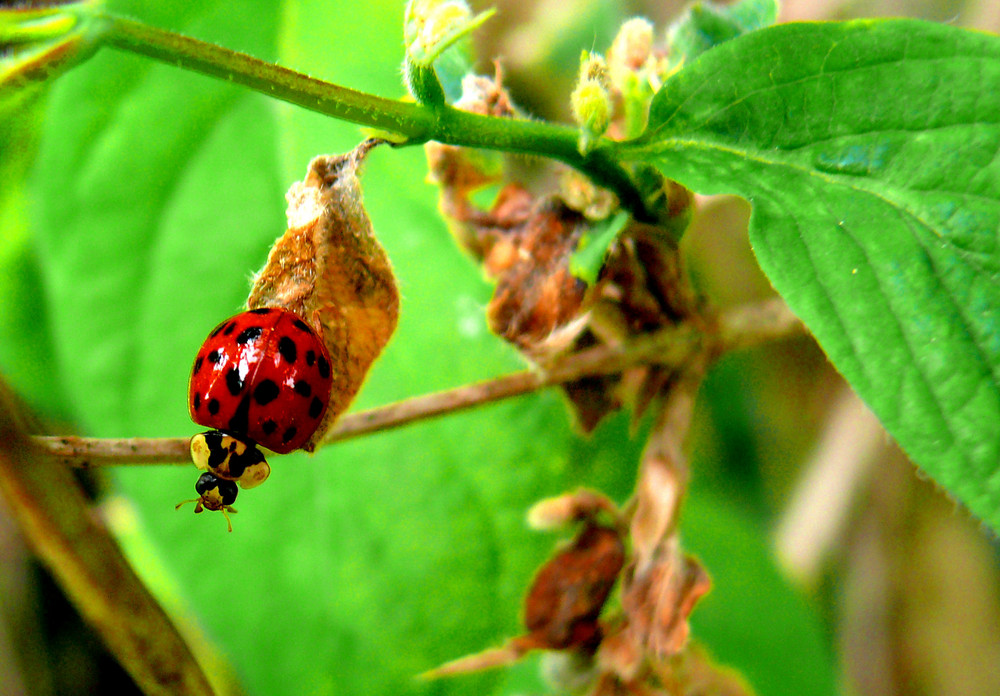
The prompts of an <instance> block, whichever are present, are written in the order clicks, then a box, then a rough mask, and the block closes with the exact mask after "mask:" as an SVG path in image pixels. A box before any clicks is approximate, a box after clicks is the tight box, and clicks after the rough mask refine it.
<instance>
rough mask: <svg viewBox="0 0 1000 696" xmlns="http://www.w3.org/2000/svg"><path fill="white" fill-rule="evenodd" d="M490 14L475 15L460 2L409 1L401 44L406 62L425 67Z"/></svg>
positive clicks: (441, 0) (490, 12)
mask: <svg viewBox="0 0 1000 696" xmlns="http://www.w3.org/2000/svg"><path fill="white" fill-rule="evenodd" d="M492 15H493V11H492V10H488V11H486V12H481V13H479V14H478V15H476V16H473V15H472V10H471V9H469V6H468V4H466V3H465V1H464V0H410V2H409V3H408V4H407V5H406V14H405V16H404V20H403V41H404V43H405V44H406V56H407V60H408V61H410V62H413V63H415V64H416V65H419V66H423V67H429V66H430V65H431V64H432V63H433V62H434V60H435V59H436V58H437V57H438V56H439V55H441V53H443V52H444V51H445V50H446V49H447V48H449V47H450V46H451V45H452V44H454V43H455V42H456V41H458V40H459V39H461V38H462V37H463V36H465V35H466V34H468V33H469V32H471V31H472V30H474V29H476V28H477V27H479V25H481V24H482V23H483V22H485V21H486V20H487V19H489V18H490V17H491V16H492Z"/></svg>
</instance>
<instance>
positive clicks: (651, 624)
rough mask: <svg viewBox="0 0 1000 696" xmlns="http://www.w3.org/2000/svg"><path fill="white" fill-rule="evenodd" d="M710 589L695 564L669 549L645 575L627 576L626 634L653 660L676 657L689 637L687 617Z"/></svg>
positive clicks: (624, 605) (698, 566) (693, 560)
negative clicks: (654, 658)
mask: <svg viewBox="0 0 1000 696" xmlns="http://www.w3.org/2000/svg"><path fill="white" fill-rule="evenodd" d="M711 586H712V585H711V581H710V580H709V577H708V574H707V573H706V572H705V569H704V568H702V567H701V564H699V563H698V561H696V560H695V559H694V558H692V557H691V556H688V555H686V554H684V553H681V552H680V549H679V548H676V547H675V548H672V549H670V551H669V552H668V553H665V554H664V556H663V558H662V559H661V560H660V562H658V563H655V564H653V565H651V566H650V567H649V568H648V569H647V570H646V571H645V572H643V573H641V574H633V573H628V574H627V575H626V578H625V584H624V589H623V591H622V609H623V610H624V612H625V616H626V617H627V618H628V626H627V628H626V631H627V633H628V634H630V636H631V637H632V639H633V640H634V642H635V643H636V644H637V645H639V646H641V647H643V648H644V651H645V652H646V653H647V654H649V655H651V656H653V657H656V658H661V659H662V658H666V657H669V656H671V655H675V654H677V653H678V652H680V650H681V649H682V648H683V647H684V645H685V643H686V641H687V638H688V635H689V634H690V630H691V629H690V626H689V625H688V617H689V616H690V615H691V612H692V611H693V610H694V606H695V604H697V602H698V600H699V599H701V598H702V597H704V596H705V594H707V593H708V591H709V589H710V588H711Z"/></svg>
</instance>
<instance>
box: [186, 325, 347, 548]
mask: <svg viewBox="0 0 1000 696" xmlns="http://www.w3.org/2000/svg"><path fill="white" fill-rule="evenodd" d="M332 384H333V376H332V374H331V367H330V356H329V354H328V353H327V350H326V347H325V346H324V345H323V341H322V340H321V339H320V337H319V336H318V335H317V334H316V332H315V331H314V330H313V329H312V327H310V326H309V325H308V324H307V323H306V322H305V321H303V320H302V318H301V317H299V316H298V315H296V314H294V313H292V312H289V311H287V310H284V309H278V308H275V307H265V308H261V309H252V310H250V311H247V312H243V313H241V314H237V315H236V316H234V317H231V318H229V319H227V320H226V321H224V322H222V323H221V324H219V325H218V326H217V327H216V328H215V329H214V330H213V331H212V332H211V333H210V334H209V335H208V338H206V339H205V342H204V343H203V344H202V347H201V349H200V350H199V351H198V355H197V357H196V358H195V361H194V367H193V368H192V370H191V380H190V382H189V385H188V408H189V409H190V412H191V418H192V420H194V422H195V423H198V424H199V425H203V426H205V427H208V428H213V430H211V431H209V432H206V433H200V434H198V435H195V436H194V437H193V438H191V457H192V459H193V460H194V463H195V464H196V465H197V466H198V468H199V469H202V470H203V471H204V472H205V473H203V474H202V475H201V477H200V478H199V479H198V483H197V485H196V486H195V490H196V491H197V493H198V495H199V497H198V498H196V499H194V501H193V502H195V512H201V511H202V510H203V509H205V510H218V511H221V512H222V513H223V514H226V513H229V512H236V511H235V510H234V509H233V508H232V504H233V502H234V501H235V500H236V493H237V488H236V484H237V483H238V484H239V485H240V486H241V487H243V488H253V487H254V486H258V485H260V484H261V483H263V482H264V480H265V479H266V478H267V477H268V474H269V473H270V467H269V466H268V464H267V461H266V460H265V459H264V455H263V454H262V453H261V451H260V450H259V449H257V445H261V446H263V447H266V448H267V449H269V450H272V451H274V452H279V453H281V454H285V453H287V452H291V451H292V450H296V449H299V448H300V447H302V446H303V445H305V444H306V442H308V441H309V438H310V437H312V435H313V433H314V432H315V431H316V428H317V427H319V425H320V423H322V422H323V416H324V414H325V413H326V408H327V404H328V402H329V400H330V388H331V386H332ZM185 502H191V501H185ZM182 504H183V503H182ZM178 507H180V506H178ZM227 522H228V515H227ZM230 531H232V525H230Z"/></svg>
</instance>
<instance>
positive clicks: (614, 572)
mask: <svg viewBox="0 0 1000 696" xmlns="http://www.w3.org/2000/svg"><path fill="white" fill-rule="evenodd" d="M599 507H602V506H599ZM602 509H603V508H602ZM624 563H625V544H624V541H623V540H622V537H621V534H620V533H619V532H618V531H617V530H615V529H612V528H610V527H605V526H602V525H599V524H595V523H593V522H586V523H585V524H584V526H583V528H582V529H581V530H580V532H579V533H578V534H577V535H576V537H575V538H574V539H573V540H572V541H571V542H570V543H569V544H568V545H567V546H566V547H565V548H563V549H562V550H560V551H559V552H558V553H556V555H555V556H553V557H552V558H550V559H549V560H548V561H547V562H546V563H545V564H544V565H543V566H542V567H541V568H539V570H538V573H537V574H536V575H535V579H534V581H533V582H532V584H531V588H530V589H529V590H528V594H527V596H526V597H525V602H524V625H525V628H527V629H528V633H527V634H526V635H522V636H517V637H515V638H512V639H510V640H509V641H507V643H506V644H505V645H503V646H501V647H499V648H492V649H490V650H485V651H483V652H480V653H476V654H474V655H468V656H466V657H462V658H459V659H457V660H454V661H452V662H449V663H447V664H444V665H442V666H440V667H438V668H436V669H433V670H431V671H429V672H426V673H425V674H423V675H422V676H423V677H424V678H428V679H437V678H440V677H445V676H452V675H456V674H465V673H469V672H478V671H481V670H484V669H492V668H495V667H501V666H504V665H510V664H512V663H514V662H516V661H517V660H519V659H520V658H521V657H523V656H524V655H525V654H526V653H528V652H530V651H531V650H580V651H584V652H588V653H592V652H593V651H594V650H595V649H596V648H597V645H598V644H599V643H600V641H601V636H602V630H601V625H600V622H599V617H600V615H601V611H602V610H603V608H604V604H605V602H607V599H608V596H609V595H610V594H611V590H612V588H614V585H615V582H616V581H617V579H618V575H619V574H620V573H621V569H622V566H623V565H624Z"/></svg>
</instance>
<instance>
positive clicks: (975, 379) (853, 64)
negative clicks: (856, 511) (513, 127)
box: [621, 20, 1000, 529]
mask: <svg viewBox="0 0 1000 696" xmlns="http://www.w3.org/2000/svg"><path fill="white" fill-rule="evenodd" d="M998 83H1000V39H997V38H996V37H994V36H990V35H987V34H980V33H973V32H967V31H963V30H961V29H957V28H955V27H948V26H939V25H934V24H927V23H922V22H918V21H907V20H896V21H856V22H849V23H828V24H793V25H784V26H777V27H773V28H769V29H764V30H762V31H759V32H755V33H753V34H750V35H747V36H744V37H741V38H738V39H734V40H733V41H731V42H728V43H726V44H723V45H722V46H719V47H717V48H715V49H713V50H712V51H709V52H708V53H706V54H704V55H703V56H702V57H701V59H700V60H698V61H696V62H695V63H693V64H692V65H691V66H689V67H688V68H687V69H685V70H683V71H681V72H680V73H678V74H676V75H674V77H673V78H672V79H670V80H669V81H668V82H667V83H666V84H665V85H664V86H663V88H662V89H661V91H660V92H659V93H658V94H657V95H656V97H655V98H654V101H653V104H652V106H651V113H650V123H649V128H648V131H647V133H646V134H645V135H644V136H643V137H642V138H641V139H640V140H638V141H635V142H633V143H629V144H626V145H624V146H623V147H622V148H621V154H622V156H624V157H625V158H628V159H634V160H641V161H644V162H649V163H652V164H655V165H656V166H657V167H659V168H660V170H661V171H662V172H663V173H664V174H665V175H666V176H668V177H670V178H674V179H676V180H678V181H680V182H681V183H683V184H684V185H685V186H688V187H689V188H691V189H693V190H695V191H697V192H699V193H704V194H715V193H736V194H739V195H741V196H743V197H745V198H747V199H748V200H749V201H750V202H751V204H752V205H753V208H754V209H753V215H752V218H751V222H750V238H751V242H752V243H753V246H754V250H755V252H756V254H757V258H758V260H759V262H760V264H761V267H762V268H763V270H764V271H765V273H767V275H768V277H769V278H770V279H771V281H772V283H773V284H774V286H775V288H776V289H777V290H778V292H780V293H781V294H782V295H783V296H784V297H785V299H786V300H787V301H788V303H789V305H790V306H791V307H792V309H793V310H794V311H795V312H796V313H797V314H798V315H799V316H800V317H802V319H803V320H804V321H805V322H806V324H807V325H808V326H809V328H810V330H811V331H812V332H813V333H814V334H815V336H816V338H817V339H818V340H819V342H820V344H821V345H822V346H823V348H824V350H825V351H826V352H827V355H828V356H829V357H830V359H831V360H832V361H833V363H834V364H835V365H836V367H837V368H838V369H839V370H840V371H841V372H842V373H843V374H844V376H845V377H847V379H848V380H849V381H850V382H851V384H852V385H853V386H854V388H855V389H856V390H857V392H858V393H859V394H860V395H861V397H862V398H863V399H864V400H865V401H866V402H868V404H869V405H870V406H871V407H872V409H873V410H874V411H875V413H876V414H877V415H878V416H879V418H880V419H881V421H882V422H883V424H884V425H885V426H886V428H887V429H888V431H889V432H890V433H891V434H892V435H893V436H894V437H895V438H896V439H897V440H898V441H899V443H900V444H901V445H902V446H903V447H904V448H905V449H906V450H907V452H908V453H909V454H910V456H911V457H912V458H913V459H914V460H915V461H916V462H917V463H918V464H919V465H920V466H921V467H922V468H923V469H924V470H925V471H926V472H927V473H928V474H930V475H931V476H932V477H933V478H935V479H936V480H937V481H938V482H940V483H941V484H942V485H944V486H945V487H946V488H947V489H948V490H950V491H951V492H952V493H953V494H954V495H955V496H956V497H958V498H959V499H960V500H962V501H963V502H964V503H965V504H966V505H968V506H969V508H970V509H971V510H972V511H973V512H974V513H975V514H976V515H978V516H979V517H980V518H982V519H983V520H985V521H986V522H988V523H989V524H991V525H992V526H993V527H994V529H1000V474H998V472H1000V428H998V427H997V424H998V423H1000V235H998V229H1000V160H998V158H997V157H996V156H995V155H996V152H997V150H998V148H1000V92H997V90H995V89H993V85H995V84H998Z"/></svg>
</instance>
